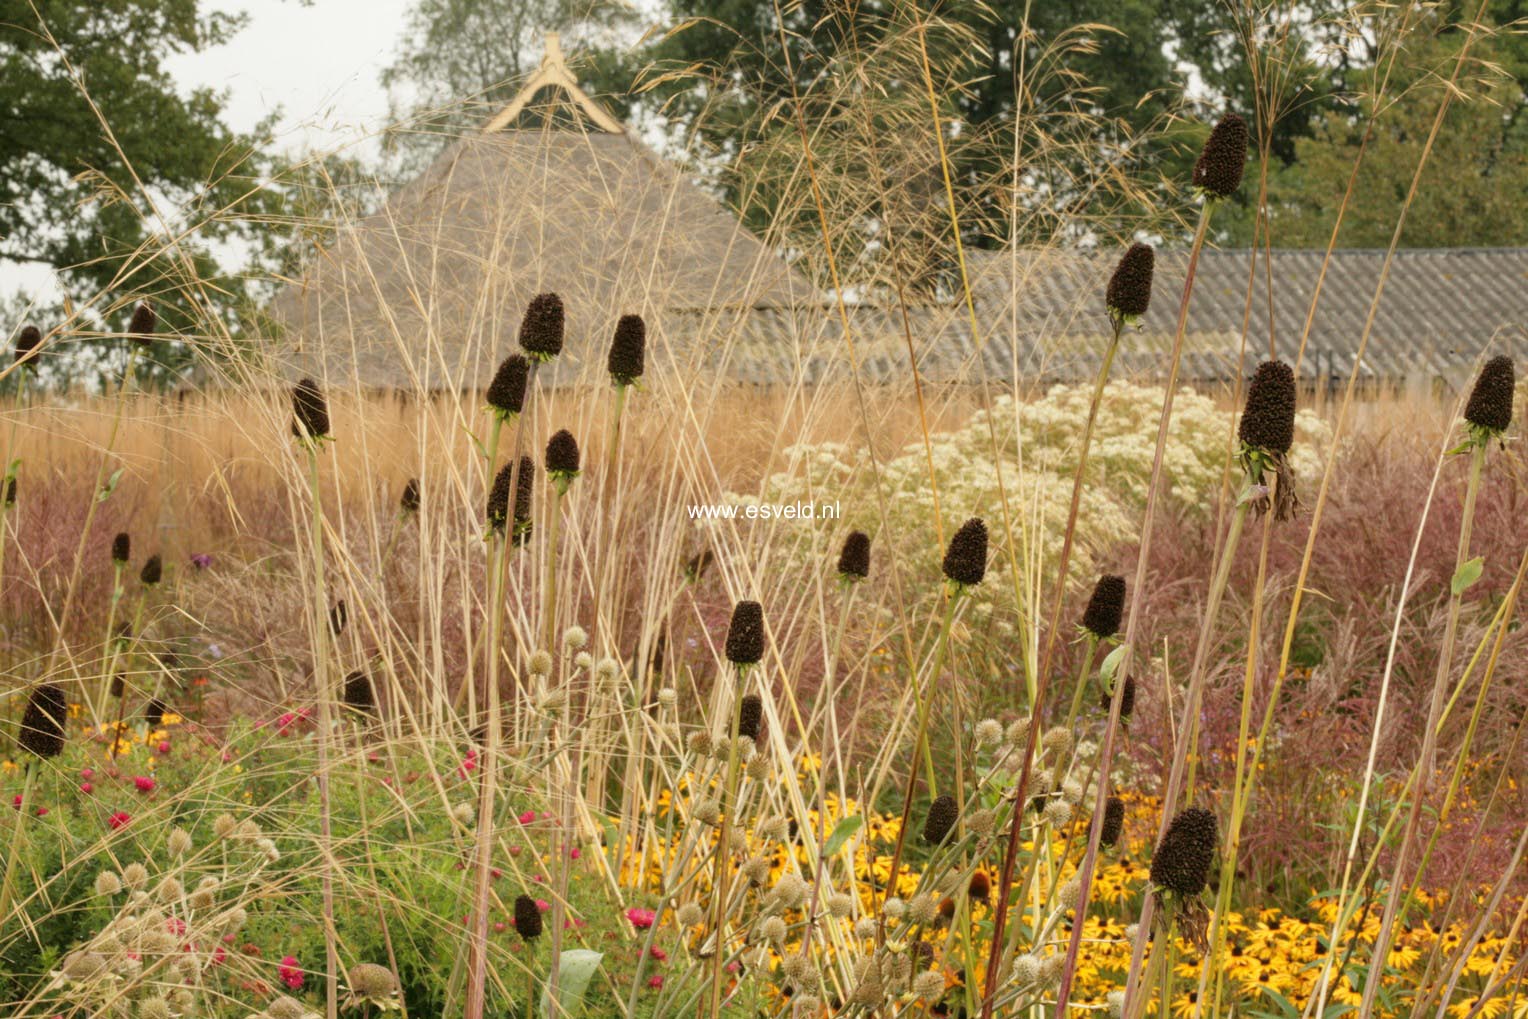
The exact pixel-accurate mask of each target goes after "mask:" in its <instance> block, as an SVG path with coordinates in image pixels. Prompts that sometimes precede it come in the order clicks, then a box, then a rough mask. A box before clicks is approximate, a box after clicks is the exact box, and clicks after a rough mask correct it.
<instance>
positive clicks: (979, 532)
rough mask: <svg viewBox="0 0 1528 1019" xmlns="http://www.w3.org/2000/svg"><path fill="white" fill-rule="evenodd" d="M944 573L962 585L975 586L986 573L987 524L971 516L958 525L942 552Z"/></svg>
mask: <svg viewBox="0 0 1528 1019" xmlns="http://www.w3.org/2000/svg"><path fill="white" fill-rule="evenodd" d="M944 575H945V576H946V577H948V578H949V579H950V581H951V582H953V583H955V584H959V585H961V586H962V587H975V586H976V585H977V584H980V583H981V582H982V578H984V577H985V576H986V575H987V525H986V524H985V523H983V522H982V519H981V518H980V517H972V518H971V519H970V520H967V521H966V522H965V523H963V524H961V525H960V530H958V531H956V532H955V536H954V537H952V538H951V539H950V544H949V547H948V548H947V549H946V550H945V553H944Z"/></svg>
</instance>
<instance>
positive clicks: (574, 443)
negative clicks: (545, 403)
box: [546, 428, 578, 477]
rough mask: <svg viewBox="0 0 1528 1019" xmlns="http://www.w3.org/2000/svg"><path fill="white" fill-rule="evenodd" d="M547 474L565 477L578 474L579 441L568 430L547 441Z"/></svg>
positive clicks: (559, 432) (563, 430)
mask: <svg viewBox="0 0 1528 1019" xmlns="http://www.w3.org/2000/svg"><path fill="white" fill-rule="evenodd" d="M546 472H547V473H548V474H550V475H553V476H557V475H562V476H564V477H571V476H573V475H574V474H577V473H578V440H576V439H574V438H573V433H572V432H570V431H568V430H567V429H566V428H564V429H561V430H560V431H558V433H557V434H556V435H554V436H552V437H551V438H550V439H549V440H547V444H546Z"/></svg>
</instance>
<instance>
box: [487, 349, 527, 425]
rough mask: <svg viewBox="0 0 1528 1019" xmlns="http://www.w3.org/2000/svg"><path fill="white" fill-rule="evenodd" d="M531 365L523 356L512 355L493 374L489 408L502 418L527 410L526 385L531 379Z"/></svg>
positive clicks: (489, 390) (489, 389)
mask: <svg viewBox="0 0 1528 1019" xmlns="http://www.w3.org/2000/svg"><path fill="white" fill-rule="evenodd" d="M530 371H531V363H530V362H529V361H527V360H526V359H525V355H523V354H511V355H509V356H508V357H506V358H505V359H504V361H503V362H502V363H501V364H500V365H499V369H498V371H496V372H494V373H493V381H492V382H490V383H489V384H488V406H490V407H492V408H493V409H494V410H496V411H498V412H499V414H500V415H501V416H504V417H508V416H509V415H510V414H518V413H520V412H521V411H522V410H524V409H525V383H526V380H527V379H528V378H529V377H530Z"/></svg>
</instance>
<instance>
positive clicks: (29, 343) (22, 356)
mask: <svg viewBox="0 0 1528 1019" xmlns="http://www.w3.org/2000/svg"><path fill="white" fill-rule="evenodd" d="M40 346H42V333H41V332H40V331H39V330H38V328H37V327H36V326H24V327H22V330H21V332H20V333H19V334H17V336H16V360H17V361H18V362H21V361H25V360H26V359H27V357H28V355H30V354H31V353H32V351H34V350H36V349H37V348H38V347H40Z"/></svg>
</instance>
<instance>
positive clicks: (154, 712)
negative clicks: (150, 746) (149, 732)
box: [143, 697, 170, 729]
mask: <svg viewBox="0 0 1528 1019" xmlns="http://www.w3.org/2000/svg"><path fill="white" fill-rule="evenodd" d="M169 712H170V709H169V708H167V707H166V706H165V703H164V701H162V700H160V699H159V698H158V697H154V698H151V699H150V700H149V702H148V703H147V704H145V705H144V706H143V720H144V721H145V722H147V723H148V724H149V728H150V729H157V728H159V727H160V726H162V725H164V716H165V715H167V714H169Z"/></svg>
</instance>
